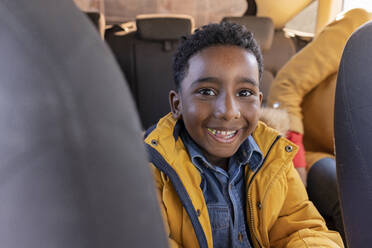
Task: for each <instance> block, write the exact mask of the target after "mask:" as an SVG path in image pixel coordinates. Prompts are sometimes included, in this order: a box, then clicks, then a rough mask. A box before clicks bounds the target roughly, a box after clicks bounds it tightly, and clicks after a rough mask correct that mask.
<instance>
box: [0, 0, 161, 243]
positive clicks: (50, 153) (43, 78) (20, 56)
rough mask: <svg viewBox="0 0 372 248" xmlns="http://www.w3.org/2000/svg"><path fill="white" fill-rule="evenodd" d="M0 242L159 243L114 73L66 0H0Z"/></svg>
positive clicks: (141, 156)
mask: <svg viewBox="0 0 372 248" xmlns="http://www.w3.org/2000/svg"><path fill="white" fill-rule="evenodd" d="M0 19H1V21H0V50H1V57H0V78H1V80H0V95H1V96H0V131H1V139H0V158H1V163H0V186H1V187H0V202H1V204H0V246H1V247H5V248H23V247H24V248H50V247H53V248H58V247H61V248H62V247H63V248H65V247H69V248H82V247H91V248H94V247H97V248H98V247H110V248H113V247H118V248H119V247H120V248H123V247H166V246H167V243H166V239H165V236H164V231H163V224H162V221H161V216H160V212H159V209H158V206H157V203H156V196H155V194H154V188H153V183H152V178H151V175H150V171H149V168H148V165H147V162H146V161H145V156H146V155H145V151H144V148H143V145H142V141H141V132H140V128H139V120H138V117H137V115H136V113H135V111H134V110H133V109H134V104H133V102H132V99H131V97H130V94H129V92H128V90H127V87H126V85H125V83H124V80H123V76H122V74H121V73H120V70H119V68H118V66H117V64H116V63H115V60H114V58H113V57H112V55H111V54H110V52H109V49H108V48H107V47H106V46H105V45H104V43H103V42H102V40H100V37H99V35H98V33H97V32H96V30H94V27H93V25H91V24H90V23H89V20H88V19H87V18H85V17H84V14H82V13H81V12H80V11H79V10H78V9H77V8H76V7H75V5H74V4H73V3H72V1H69V0H64V1H60V0H48V1H45V0H33V1H29V0H17V1H14V0H0Z"/></svg>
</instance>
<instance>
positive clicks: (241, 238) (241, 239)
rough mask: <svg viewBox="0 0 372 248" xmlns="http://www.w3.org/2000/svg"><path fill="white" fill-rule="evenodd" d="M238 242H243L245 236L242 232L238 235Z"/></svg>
mask: <svg viewBox="0 0 372 248" xmlns="http://www.w3.org/2000/svg"><path fill="white" fill-rule="evenodd" d="M238 240H239V241H240V242H243V234H242V233H241V232H239V234H238Z"/></svg>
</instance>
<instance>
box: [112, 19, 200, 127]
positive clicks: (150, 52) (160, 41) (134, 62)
mask: <svg viewBox="0 0 372 248" xmlns="http://www.w3.org/2000/svg"><path fill="white" fill-rule="evenodd" d="M193 23H194V22H193V19H192V18H191V17H190V16H185V15H169V14H166V15H165V14H153V15H140V16H137V18H136V26H137V31H136V32H132V33H129V34H127V35H116V34H115V32H111V33H110V34H108V35H106V41H107V43H108V44H109V46H110V47H111V49H112V51H113V52H114V54H115V56H116V58H117V61H118V62H119V64H120V66H121V68H122V70H123V72H124V73H125V75H126V76H127V80H128V83H129V85H130V88H131V90H132V93H133V96H134V98H135V100H136V103H137V107H138V111H139V114H140V118H141V120H142V124H143V128H145V129H147V128H148V127H150V126H151V125H152V124H154V123H155V122H157V121H158V119H159V118H160V117H162V116H163V115H165V114H166V113H168V112H169V111H170V107H169V100H168V93H169V91H170V90H171V89H173V88H174V81H173V73H172V61H173V54H174V53H175V51H176V49H177V46H178V41H179V39H180V38H181V37H182V36H183V35H188V34H191V32H192V30H193V25H194V24H193ZM120 32H121V31H119V33H120Z"/></svg>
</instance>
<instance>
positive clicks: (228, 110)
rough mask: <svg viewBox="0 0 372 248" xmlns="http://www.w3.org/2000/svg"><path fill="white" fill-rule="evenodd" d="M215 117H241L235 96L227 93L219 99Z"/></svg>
mask: <svg viewBox="0 0 372 248" xmlns="http://www.w3.org/2000/svg"><path fill="white" fill-rule="evenodd" d="M215 117H216V118H218V119H224V120H227V121H229V120H232V119H239V118H240V108H239V104H238V103H237V102H236V100H235V99H234V96H230V95H225V96H220V97H219V98H218V99H217V102H216V108H215Z"/></svg>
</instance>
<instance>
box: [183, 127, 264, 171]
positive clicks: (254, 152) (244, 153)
mask: <svg viewBox="0 0 372 248" xmlns="http://www.w3.org/2000/svg"><path fill="white" fill-rule="evenodd" d="M180 137H181V139H182V141H183V143H184V145H185V147H186V149H187V151H188V153H189V155H190V158H191V161H192V163H193V164H194V165H195V166H196V167H197V168H198V169H199V170H201V168H200V166H201V165H202V164H204V165H205V166H207V167H213V166H212V165H211V164H210V163H209V162H208V160H207V159H206V158H205V157H204V155H203V153H202V151H201V149H200V147H199V146H198V145H197V144H196V143H195V142H194V140H193V139H192V138H191V137H190V135H189V134H188V133H187V131H186V129H185V128H183V130H182V131H181V132H180ZM231 159H233V160H235V161H236V163H238V164H240V165H245V164H248V166H249V168H250V169H251V170H252V171H255V170H257V169H258V168H259V167H260V165H261V164H262V160H263V155H262V152H261V150H260V148H259V147H258V145H257V143H256V141H255V140H254V138H253V137H252V135H250V136H249V137H248V138H247V139H246V140H245V141H244V142H243V143H242V144H241V146H240V147H239V149H238V151H237V152H236V153H235V154H234V155H233V156H232V157H231ZM201 162H202V163H201Z"/></svg>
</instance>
